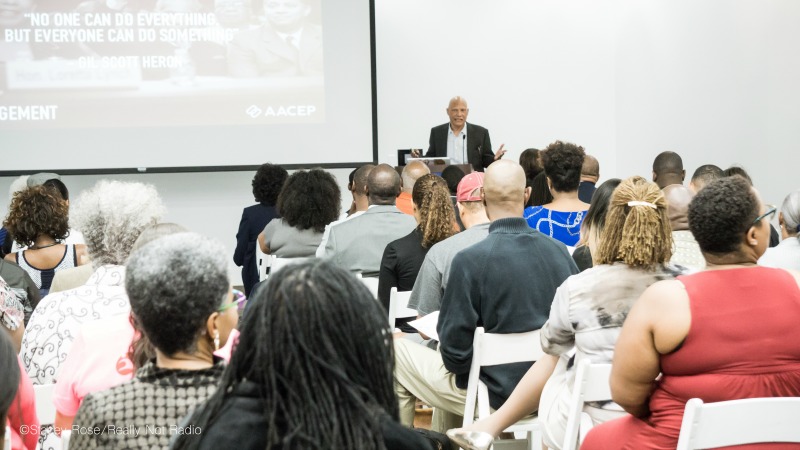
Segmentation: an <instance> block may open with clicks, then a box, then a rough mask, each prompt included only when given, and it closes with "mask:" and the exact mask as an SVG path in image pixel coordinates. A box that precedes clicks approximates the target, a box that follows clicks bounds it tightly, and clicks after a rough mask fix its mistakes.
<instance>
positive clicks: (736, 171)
mask: <svg viewBox="0 0 800 450" xmlns="http://www.w3.org/2000/svg"><path fill="white" fill-rule="evenodd" d="M737 175H738V176H740V177H742V178H744V179H745V180H747V182H748V183H749V184H750V186H752V185H753V179H752V178H750V175H749V174H748V173H747V171H746V170H744V167H742V166H730V167H728V168H727V169H725V170H723V171H722V176H723V177H733V176H737Z"/></svg>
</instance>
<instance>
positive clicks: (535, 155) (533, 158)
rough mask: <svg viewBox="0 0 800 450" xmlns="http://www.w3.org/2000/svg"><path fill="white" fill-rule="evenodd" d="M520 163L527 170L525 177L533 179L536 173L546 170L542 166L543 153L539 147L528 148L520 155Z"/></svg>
mask: <svg viewBox="0 0 800 450" xmlns="http://www.w3.org/2000/svg"><path fill="white" fill-rule="evenodd" d="M519 165H520V166H522V170H524V171H525V178H526V179H528V180H533V178H534V177H535V176H536V175H539V173H540V172H542V171H543V170H544V168H542V154H541V152H540V151H539V150H538V149H535V148H528V149H525V151H523V152H522V153H521V154H520V155H519Z"/></svg>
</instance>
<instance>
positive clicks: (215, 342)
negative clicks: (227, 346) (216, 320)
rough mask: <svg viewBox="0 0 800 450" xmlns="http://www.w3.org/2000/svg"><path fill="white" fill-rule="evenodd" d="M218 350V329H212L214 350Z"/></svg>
mask: <svg viewBox="0 0 800 450" xmlns="http://www.w3.org/2000/svg"><path fill="white" fill-rule="evenodd" d="M217 350H219V330H214V351H217Z"/></svg>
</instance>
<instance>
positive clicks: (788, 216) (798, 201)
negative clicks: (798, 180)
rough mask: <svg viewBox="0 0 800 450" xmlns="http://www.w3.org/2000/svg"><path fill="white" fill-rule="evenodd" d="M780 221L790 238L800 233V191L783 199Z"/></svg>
mask: <svg viewBox="0 0 800 450" xmlns="http://www.w3.org/2000/svg"><path fill="white" fill-rule="evenodd" d="M780 220H781V225H782V226H783V228H784V229H785V230H786V234H788V235H789V236H794V235H796V234H797V233H800V190H797V191H794V192H792V193H791V194H789V195H787V196H786V198H785V199H783V203H782V204H781V216H780Z"/></svg>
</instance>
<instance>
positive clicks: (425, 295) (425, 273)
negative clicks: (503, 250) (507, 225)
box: [408, 172, 489, 316]
mask: <svg viewBox="0 0 800 450" xmlns="http://www.w3.org/2000/svg"><path fill="white" fill-rule="evenodd" d="M483 177H484V175H483V172H472V173H471V174H469V175H467V176H465V177H464V178H463V179H462V180H461V182H460V183H458V192H457V196H456V199H457V200H458V211H459V215H460V216H461V221H462V222H463V223H464V226H465V227H466V230H464V231H462V232H461V233H458V234H456V235H454V236H452V237H449V238H447V239H445V240H443V241H442V242H440V243H438V244H435V245H434V246H433V247H431V248H430V250H428V254H427V255H425V260H424V261H423V262H422V266H421V267H420V270H419V275H418V276H417V279H416V281H415V282H414V289H413V290H412V291H411V297H410V298H409V301H408V307H409V308H411V309H415V310H417V312H418V313H419V315H420V316H425V315H428V314H430V313H432V312H434V311H439V309H440V308H441V306H442V294H443V293H444V290H445V288H446V287H447V280H448V277H449V275H450V265H451V264H452V262H453V258H454V257H455V256H456V254H457V253H458V252H460V251H461V250H463V249H465V248H467V247H469V246H471V245H472V244H476V243H478V242H480V241H482V240H483V239H484V238H485V237H486V236H487V235H488V234H489V218H488V217H487V216H486V209H485V208H484V206H483V200H482V199H481V189H482V188H483Z"/></svg>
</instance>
